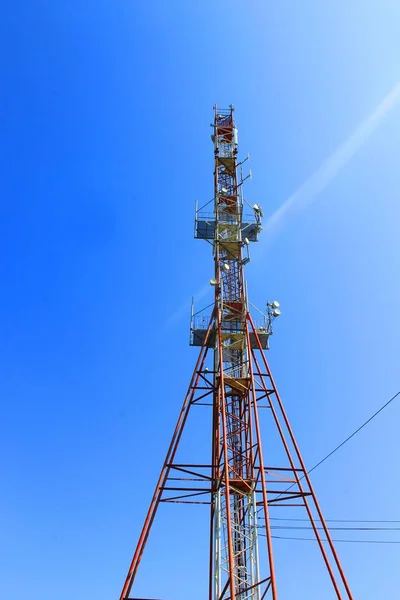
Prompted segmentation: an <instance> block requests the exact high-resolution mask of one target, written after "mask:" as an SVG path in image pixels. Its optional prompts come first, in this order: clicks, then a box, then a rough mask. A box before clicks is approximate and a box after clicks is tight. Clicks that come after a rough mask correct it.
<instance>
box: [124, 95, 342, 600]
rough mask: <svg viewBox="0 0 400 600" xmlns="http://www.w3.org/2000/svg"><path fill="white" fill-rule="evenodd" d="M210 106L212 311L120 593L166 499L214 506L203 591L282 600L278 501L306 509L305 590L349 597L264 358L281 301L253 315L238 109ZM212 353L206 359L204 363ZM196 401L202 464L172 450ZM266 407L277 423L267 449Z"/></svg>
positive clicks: (252, 220) (200, 213)
mask: <svg viewBox="0 0 400 600" xmlns="http://www.w3.org/2000/svg"><path fill="white" fill-rule="evenodd" d="M214 109H215V114H214V122H213V124H212V127H213V135H212V140H213V144H214V197H213V200H212V201H211V202H210V203H209V204H208V205H205V206H204V207H202V208H201V209H198V208H197V207H196V221H195V237H196V238H199V239H203V240H206V241H207V242H209V243H210V245H211V246H212V250H213V257H214V268H215V270H214V277H213V278H212V279H211V280H210V284H211V285H212V286H213V287H214V303H213V308H212V309H211V311H210V312H211V315H210V316H208V317H207V316H205V314H204V312H202V311H200V312H199V313H194V312H193V310H192V320H191V344H192V345H193V346H199V347H200V353H199V357H198V360H197V363H196V366H195V369H194V372H193V375H192V378H191V381H190V385H189V388H188V391H187V394H186V397H185V400H184V403H183V407H182V410H181V412H180V415H179V419H178V422H177V425H176V429H175V432H174V434H173V437H172V440H171V444H170V447H169V449H168V452H167V456H166V458H165V461H164V465H163V467H162V470H161V474H160V477H159V480H158V482H157V485H156V489H155V492H154V496H153V499H152V501H151V504H150V508H149V511H148V514H147V517H146V519H145V523H144V526H143V530H142V532H141V535H140V538H139V541H138V544H137V547H136V551H135V554H134V557H133V559H132V563H131V565H130V568H129V571H128V575H127V577H126V581H125V583H124V586H123V590H122V593H121V596H120V600H126V599H127V598H128V597H129V594H130V592H131V588H132V585H133V583H134V580H135V576H136V574H137V569H138V566H139V563H140V561H141V558H142V555H143V551H144V548H145V545H146V541H147V539H148V536H149V533H150V529H151V526H152V524H153V521H154V518H155V515H156V512H157V509H158V507H159V505H160V503H163V502H165V503H177V504H180V503H186V504H209V505H210V560H209V573H208V581H209V600H233V599H235V600H264V598H265V599H267V600H268V599H272V600H277V598H278V596H279V594H278V590H279V582H278V581H277V580H276V575H275V567H274V554H273V532H272V527H273V526H272V525H271V512H272V511H274V510H276V509H278V510H280V515H281V514H282V509H283V508H286V509H287V510H288V511H290V514H291V515H293V512H294V511H297V512H298V511H303V517H306V518H307V519H308V520H309V525H310V526H311V528H312V530H313V533H314V535H315V540H316V544H317V548H318V549H319V552H320V555H321V557H322V561H321V565H322V566H323V567H325V568H326V572H327V577H326V584H327V586H326V589H321V591H320V593H318V597H317V596H315V595H314V596H312V598H313V599H315V600H326V599H327V598H337V599H339V600H345V599H348V600H352V594H351V592H350V589H349V586H348V583H347V581H346V578H345V576H344V573H343V570H342V568H341V565H340V562H339V559H338V556H337V554H336V550H335V548H334V545H333V543H332V539H331V536H330V533H329V530H328V528H327V526H326V523H325V521H324V518H323V515H322V513H321V510H320V507H319V504H318V502H317V498H316V496H315V493H314V490H313V487H312V485H311V481H310V478H309V476H308V474H307V471H306V468H305V465H304V462H303V459H302V457H301V454H300V452H299V449H298V446H297V443H296V440H295V438H294V435H293V432H292V429H291V427H290V424H289V420H288V418H287V415H286V413H285V410H284V408H283V405H282V402H281V399H280V397H279V394H278V391H277V388H276V386H275V383H274V380H273V378H272V374H271V371H270V368H269V365H268V362H267V359H266V357H265V352H264V351H265V350H266V349H267V348H268V339H269V336H270V335H271V333H272V329H271V323H272V320H273V318H274V317H275V316H277V315H278V314H279V308H278V306H279V305H278V303H277V302H272V303H268V304H267V310H266V314H262V318H261V319H258V321H256V320H254V319H253V317H252V316H251V314H250V311H249V301H248V298H247V293H246V285H245V280H244V265H245V264H246V263H247V262H248V261H249V245H250V243H251V242H255V241H257V239H258V234H259V232H260V231H261V218H262V213H261V209H260V207H259V206H258V205H257V204H254V205H253V206H252V207H251V206H250V205H248V206H249V208H250V210H248V211H247V212H250V216H248V215H247V214H246V213H245V211H244V208H245V205H247V203H245V202H244V198H243V193H242V189H243V185H242V184H243V181H244V179H243V177H242V175H241V164H242V163H239V164H238V162H237V153H238V133H237V129H236V126H235V122H234V116H233V107H230V108H229V109H227V110H221V109H217V107H214ZM239 167H240V177H239V176H238V171H239ZM245 179H246V178H245ZM209 353H213V361H212V363H210V366H211V368H208V367H207V366H206V364H208V363H206V358H207V355H208V354H209ZM194 406H209V407H210V408H209V410H210V409H211V410H212V428H211V431H209V432H208V436H209V441H210V451H209V454H208V457H207V460H206V461H205V462H202V463H197V462H196V463H194V462H180V461H179V462H178V460H177V451H178V447H179V444H180V441H181V437H182V434H183V432H184V428H185V425H186V423H187V419H188V416H189V413H190V412H191V409H192V407H194ZM261 409H266V412H267V413H268V418H269V420H270V423H271V425H270V427H271V428H272V429H271V430H270V431H269V434H268V448H269V449H271V451H270V452H271V453H270V455H269V454H268V453H267V456H265V455H264V453H263V448H262V432H261V423H260V411H261ZM272 430H273V433H274V435H272V434H271V431H272ZM205 435H206V434H205ZM273 444H274V447H273V448H272V446H273ZM266 461H267V462H266ZM272 461H273V462H272ZM271 462H272V464H271ZM309 576H310V577H312V573H309ZM204 577H205V578H206V577H207V574H206V573H205V574H204ZM306 585H307V584H306ZM306 589H307V587H306ZM329 593H330V594H331V595H329V596H328V594H329ZM296 596H297V594H296ZM292 597H293V596H292ZM303 597H307V598H309V597H310V596H308V595H305V596H303ZM310 600H311V599H310Z"/></svg>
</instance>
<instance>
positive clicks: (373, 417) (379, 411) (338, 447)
mask: <svg viewBox="0 0 400 600" xmlns="http://www.w3.org/2000/svg"><path fill="white" fill-rule="evenodd" d="M399 395H400V391H398V392H397V393H396V394H395V395H394V396H392V397H391V398H390V400H388V401H387V402H386V403H385V404H384V405H383V406H381V407H380V409H379V410H377V411H376V412H375V413H374V414H373V415H372V416H371V417H370V418H369V419H367V420H366V421H365V422H364V423H363V424H362V425H360V427H358V429H356V430H355V431H353V433H352V434H351V435H349V436H348V437H347V438H346V439H345V440H343V442H341V443H340V444H339V445H338V446H336V448H334V449H333V450H332V451H331V452H329V454H327V455H326V456H325V457H324V458H323V459H322V460H320V461H319V462H318V463H317V464H316V465H314V466H313V467H312V468H311V469H309V470H308V471H307V474H308V475H309V474H310V473H312V471H315V469H316V468H317V467H319V466H320V465H322V463H324V462H325V461H326V460H328V458H330V457H331V456H332V455H333V454H335V452H337V451H338V450H339V449H340V448H342V446H344V445H345V444H347V442H348V441H350V440H351V438H353V437H354V436H355V435H357V433H359V432H360V431H361V430H362V429H364V427H365V426H366V425H368V423H370V422H371V421H372V420H373V419H375V417H377V416H378V415H379V413H381V412H382V411H383V410H384V409H385V408H386V407H387V406H389V404H390V403H391V402H393V400H395V399H396V398H397V396H399ZM304 477H305V475H302V476H301V477H300V478H299V481H301V480H302V479H304ZM295 485H296V483H292V485H289V487H288V488H286V489H285V490H284V491H283V492H281V493H280V494H279V496H277V498H279V497H280V496H282V495H283V494H284V493H285V492H287V491H289V490H290V489H292V487H293V486H295Z"/></svg>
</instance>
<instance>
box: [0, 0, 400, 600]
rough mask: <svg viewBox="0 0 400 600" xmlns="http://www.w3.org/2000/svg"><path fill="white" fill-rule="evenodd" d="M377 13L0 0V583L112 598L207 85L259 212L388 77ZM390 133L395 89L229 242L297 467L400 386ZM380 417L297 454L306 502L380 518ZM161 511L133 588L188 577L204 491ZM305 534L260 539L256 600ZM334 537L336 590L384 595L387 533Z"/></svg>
mask: <svg viewBox="0 0 400 600" xmlns="http://www.w3.org/2000/svg"><path fill="white" fill-rule="evenodd" d="M399 20H400V8H399V6H398V2H395V1H394V0H380V1H379V2H378V1H375V2H373V1H372V0H363V1H362V0H352V2H349V1H348V0H325V1H324V2H321V1H320V0H319V1H317V0H305V1H301V2H300V1H294V2H287V1H286V2H266V1H265V0H263V1H261V0H258V1H257V0H254V1H250V2H243V1H241V2H239V1H237V0H232V1H230V2H228V1H226V0H219V2H213V1H211V0H210V1H209V0H205V1H202V2H187V0H171V1H170V2H164V1H161V0H156V1H155V2H139V1H136V2H135V1H134V0H130V1H128V0H96V1H94V0H69V1H68V2H61V1H60V0H53V1H50V0H36V1H35V2H32V1H31V0H15V1H14V2H8V3H3V6H2V9H1V18H0V30H1V35H0V40H1V41H0V44H1V53H0V57H1V58H0V61H1V80H2V82H1V83H2V84H1V93H0V101H1V104H0V106H1V121H2V144H1V167H2V186H3V193H2V201H1V219H0V229H1V233H0V257H1V258H0V282H1V290H2V293H1V297H0V330H1V335H0V354H1V356H0V398H1V419H0V430H1V431H0V480H1V494H0V598H4V599H5V598H7V600H20V598H21V597H22V596H24V595H26V596H29V599H30V600H54V599H57V600H71V599H72V598H73V599H74V600H84V599H87V598H92V597H93V598H96V600H109V599H113V598H117V597H119V592H120V588H121V586H122V583H123V580H124V578H125V575H126V570H127V567H128V564H129V561H130V558H131V555H132V552H133V549H134V546H135V543H136V539H137V536H138V533H139V530H140V527H141V523H142V520H143V517H144V514H145V510H146V507H147V504H148V501H149V498H150V496H151V493H152V490H153V486H154V483H155V480H156V477H157V475H158V471H159V468H160V465H161V461H162V458H163V455H164V452H165V450H166V446H167V443H168V441H169V437H170V434H171V432H172V428H173V426H174V422H175V419H176V416H177V413H178V410H179V407H180V404H181V402H182V399H183V395H184V392H185V390H186V386H187V383H188V379H189V376H190V374H191V369H192V368H193V365H194V361H195V358H196V350H195V349H193V348H189V347H188V331H189V311H188V310H186V309H184V310H182V309H181V308H180V307H182V304H183V305H185V303H186V301H187V300H188V299H190V297H191V295H192V294H193V293H195V292H196V290H199V289H201V288H202V286H203V285H204V284H205V283H206V282H207V281H208V279H209V277H210V276H211V274H212V262H211V256H210V251H209V247H208V246H207V245H206V244H204V243H202V242H200V241H194V240H193V214H194V202H195V200H200V201H207V200H209V199H210V198H211V195H212V169H213V164H212V160H213V151H212V145H211V142H210V137H209V136H210V131H211V130H210V128H209V123H210V122H211V119H212V106H213V104H214V103H218V104H219V105H221V106H227V105H228V104H230V103H233V104H234V105H235V106H236V119H237V123H238V127H239V136H240V149H241V152H242V155H243V156H245V155H246V154H247V152H250V154H251V158H252V164H251V168H252V171H253V180H252V181H251V182H249V183H248V185H247V188H246V197H247V199H248V200H249V201H250V202H258V203H259V204H261V206H262V207H263V210H264V214H265V216H266V217H268V216H270V215H272V214H273V213H274V212H275V211H276V210H278V209H279V207H280V206H281V205H282V204H283V203H284V202H286V201H287V200H288V199H289V198H291V197H292V196H293V194H295V193H296V191H297V190H299V188H301V186H302V185H303V184H304V182H307V180H308V179H309V178H310V177H312V176H313V174H315V173H316V172H317V173H318V170H319V169H321V167H322V168H323V165H324V164H325V163H326V161H327V160H328V161H329V159H330V157H331V159H332V156H333V157H335V156H337V155H335V152H337V150H338V148H341V147H342V145H343V144H346V140H349V137H350V136H352V135H353V134H354V132H355V131H357V128H359V127H360V126H361V127H362V125H363V123H364V124H365V123H366V120H368V119H369V117H370V116H371V115H373V113H374V111H376V109H377V107H378V106H379V105H380V103H381V102H382V101H383V100H384V99H385V97H386V96H387V95H388V94H390V92H391V91H392V90H393V89H394V88H395V86H396V85H397V83H398V81H399V80H400V66H399V65H400V37H399V35H398V23H399ZM350 139H351V138H350ZM399 144H400V102H399V103H397V102H394V103H393V105H392V106H391V108H390V109H389V110H388V111H387V114H386V117H385V118H384V119H382V120H381V121H380V122H379V123H378V124H377V127H376V128H375V130H374V131H373V132H372V133H371V135H369V136H367V137H366V138H365V139H363V140H362V143H360V144H359V145H358V146H357V148H356V151H355V152H354V153H353V156H351V157H350V156H349V157H348V158H349V162H348V163H347V164H345V163H346V161H345V160H342V162H341V161H340V160H339V163H334V166H335V165H336V167H337V166H338V164H339V168H336V170H334V172H333V174H332V177H328V178H326V182H325V183H326V185H325V186H321V185H320V186H319V187H318V186H317V188H318V191H319V193H318V194H317V195H316V196H315V194H314V195H313V200H314V201H313V202H309V200H311V198H307V199H306V200H307V201H306V202H305V204H304V205H303V208H302V209H301V210H298V211H292V212H290V211H289V213H288V214H287V215H286V216H285V218H284V219H283V221H282V223H281V224H280V226H279V228H277V229H278V230H274V228H270V229H269V228H265V231H264V234H263V235H262V238H261V241H260V242H259V245H258V247H257V248H256V247H254V246H253V248H252V257H253V260H252V262H251V263H250V265H249V266H248V270H247V277H248V282H249V290H250V298H251V300H252V301H253V302H254V303H256V304H258V305H260V306H261V307H262V306H263V305H264V302H265V301H266V300H267V299H270V300H272V299H275V298H277V299H278V300H280V302H281V305H282V317H281V318H280V320H279V321H278V322H277V323H276V328H275V334H274V337H273V339H272V343H271V346H272V348H271V350H270V352H269V359H270V362H271V365H272V368H273V371H274V375H275V378H276V380H277V384H278V386H279V388H280V391H281V394H282V397H283V400H284V401H285V405H286V408H287V411H288V413H289V416H290V418H291V420H292V424H293V427H294V430H295V433H296V435H297V438H298V441H299V443H300V445H301V449H302V451H303V455H304V458H305V460H306V464H307V465H309V466H311V465H313V464H314V463H315V462H317V461H318V460H319V459H320V458H322V457H323V456H324V455H325V454H326V453H327V452H329V451H330V450H331V449H332V448H333V447H334V446H335V445H336V444H337V443H339V442H340V441H341V440H342V439H343V438H344V437H346V436H347V435H348V434H349V433H351V432H352V431H353V429H355V428H356V427H357V426H358V425H359V424H360V423H361V422H362V421H363V420H364V419H366V418H367V417H368V416H369V415H370V414H371V413H372V412H374V410H375V409H377V408H378V407H379V406H380V405H381V404H383V403H384V402H385V401H386V400H387V399H388V398H389V397H390V396H391V395H393V394H394V393H395V392H397V391H398V390H399V389H400V373H399V358H398V357H399V338H400V319H399V313H398V310H399V309H398V307H399V305H400V285H399V252H400V236H399V217H400V203H399V189H400V170H399V167H398V156H399ZM345 148H346V146H345ZM350 155H351V153H350ZM346 156H347V155H346ZM346 160H347V159H346ZM331 164H332V163H328V166H329V165H331ZM319 188H321V189H319ZM314 196H315V197H314ZM206 301H207V299H206V298H204V299H202V300H200V301H199V304H200V305H201V304H202V303H203V302H206ZM177 310H179V311H180V312H179V314H178V316H177V317H176V318H174V319H172V320H171V316H174V315H175V313H176V311H177ZM399 418H400V402H399V403H397V404H396V403H394V404H393V405H392V406H390V408H388V409H387V411H385V412H384V413H383V414H382V415H380V416H379V417H378V418H377V419H376V420H375V421H374V422H373V423H372V424H371V425H370V426H368V428H367V429H365V430H364V431H363V432H362V433H360V434H359V436H357V437H356V438H355V439H354V440H352V441H351V442H349V444H348V445H347V446H346V447H345V448H343V450H341V451H340V452H338V453H337V454H336V455H335V456H334V457H333V458H332V459H331V460H330V461H328V462H327V463H325V464H324V465H323V466H322V467H321V468H320V469H318V470H317V471H316V472H315V474H314V477H313V481H314V484H315V487H316V490H317V493H318V496H319V499H320V501H321V505H322V507H323V509H324V513H325V516H326V517H327V518H331V519H400V511H399V508H398V499H397V497H398V495H399V492H400V483H399V478H398V462H399V438H398V422H399ZM203 434H204V435H206V431H205V430H204V428H203V427H202V422H201V421H200V420H199V422H198V426H197V429H196V430H195V433H194V438H193V444H195V443H197V439H200V438H202V436H203ZM163 511H164V513H163V515H160V519H159V520H158V521H157V522H156V529H155V531H154V537H153V539H152V541H151V542H150V545H149V554H148V560H147V562H146V558H145V559H144V560H143V563H142V565H141V575H140V578H139V581H138V590H137V592H138V594H137V595H139V594H143V595H144V596H147V597H153V598H162V599H165V600H186V599H187V596H188V593H187V591H188V589H190V590H191V591H190V596H191V598H193V600H200V599H201V598H204V597H205V590H206V565H207V556H206V552H207V545H206V542H207V533H208V529H207V522H208V520H207V518H208V515H207V512H206V511H205V510H204V509H202V508H198V509H197V508H191V507H184V509H183V510H182V511H180V510H179V508H176V507H168V510H167V508H166V507H165V508H164V507H163ZM338 534H340V535H335V537H341V538H343V537H344V535H345V534H346V532H344V533H340V532H338ZM347 535H348V537H353V538H360V536H361V535H364V534H362V532H360V533H358V532H353V533H350V535H349V534H347ZM373 535H374V536H375V537H374V538H373V539H392V540H400V532H398V533H397V534H396V533H389V534H385V533H384V532H381V533H379V532H378V533H373V532H371V533H368V534H367V535H366V536H365V535H364V537H365V539H371V537H372V536H373ZM310 544H311V542H290V541H286V542H285V541H284V540H276V542H275V547H276V553H277V560H278V562H279V565H280V567H279V568H280V571H279V576H280V580H279V587H280V600H292V598H293V594H294V593H296V599H297V600H306V598H307V600H309V596H308V595H307V594H306V593H305V592H301V591H298V589H299V588H300V587H302V585H304V580H305V579H310V578H312V580H313V582H318V581H319V574H318V573H311V574H310V573H307V571H304V570H300V569H301V568H303V569H305V568H306V562H307V561H306V559H307V552H308V548H309V547H310ZM338 551H339V553H340V557H341V558H342V561H343V565H344V567H345V570H346V573H347V576H348V579H349V581H350V583H351V587H352V588H353V591H354V597H355V598H357V599H362V600H376V598H378V597H379V598H390V599H392V598H393V599H394V598H396V597H397V595H398V592H397V590H398V589H399V583H400V581H399V571H398V565H399V561H400V545H374V544H368V545H364V544H338ZM295 555H297V562H295V560H294V558H295ZM299 555H301V557H300V559H299ZM295 565H297V566H295ZM314 585H317V584H316V583H314ZM301 594H302V595H301ZM314 597H315V598H317V597H318V600H319V599H320V596H319V595H318V591H317V589H315V595H314ZM329 598H330V596H324V600H326V599H329Z"/></svg>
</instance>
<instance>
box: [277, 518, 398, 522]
mask: <svg viewBox="0 0 400 600" xmlns="http://www.w3.org/2000/svg"><path fill="white" fill-rule="evenodd" d="M269 520H270V521H305V522H307V523H309V522H310V519H293V518H288V517H270V518H269ZM314 521H317V522H319V521H320V519H314ZM325 523H400V521H398V520H384V521H382V520H377V519H367V520H364V521H363V520H358V519H325Z"/></svg>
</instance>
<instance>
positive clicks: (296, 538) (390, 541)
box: [260, 534, 400, 544]
mask: <svg viewBox="0 0 400 600" xmlns="http://www.w3.org/2000/svg"><path fill="white" fill-rule="evenodd" d="M260 535H264V534H260ZM271 537H273V538H275V539H277V540H297V541H299V542H316V541H317V540H316V539H315V538H300V537H286V536H281V535H272V536H271ZM322 541H323V542H327V541H328V540H324V539H323V540H322ZM332 542H335V543H337V542H343V543H349V544H400V541H395V540H393V541H392V540H332Z"/></svg>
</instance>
